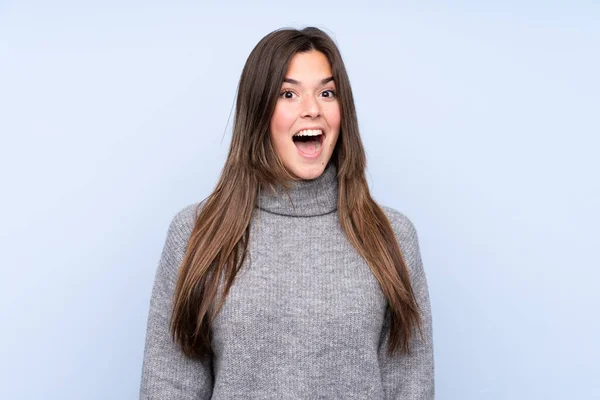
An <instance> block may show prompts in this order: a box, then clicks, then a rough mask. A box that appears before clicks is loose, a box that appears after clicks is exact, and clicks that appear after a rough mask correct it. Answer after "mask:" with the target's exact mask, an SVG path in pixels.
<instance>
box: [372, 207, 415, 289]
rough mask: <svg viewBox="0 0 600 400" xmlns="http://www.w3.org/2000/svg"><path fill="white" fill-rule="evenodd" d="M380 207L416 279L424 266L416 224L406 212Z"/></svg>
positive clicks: (412, 275)
mask: <svg viewBox="0 0 600 400" xmlns="http://www.w3.org/2000/svg"><path fill="white" fill-rule="evenodd" d="M379 207H381V209H382V210H383V212H384V213H385V215H386V216H387V218H388V220H389V221H390V224H391V225H392V229H393V230H394V234H395V236H396V239H397V240H398V244H399V245H400V250H401V252H402V258H403V259H404V261H405V262H406V264H407V266H408V268H409V272H410V275H411V277H412V278H413V279H416V278H417V277H419V276H421V275H422V273H423V266H422V259H421V251H420V249H419V239H418V237H417V229H416V228H415V225H414V224H413V223H412V221H411V220H410V218H408V217H407V216H406V215H405V214H404V213H402V212H400V211H398V210H395V209H393V208H391V207H387V206H382V205H379Z"/></svg>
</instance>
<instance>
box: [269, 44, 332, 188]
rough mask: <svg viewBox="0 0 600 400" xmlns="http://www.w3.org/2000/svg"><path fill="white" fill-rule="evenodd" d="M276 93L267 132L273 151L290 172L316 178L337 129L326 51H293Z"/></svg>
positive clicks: (330, 148)
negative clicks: (276, 97)
mask: <svg viewBox="0 0 600 400" xmlns="http://www.w3.org/2000/svg"><path fill="white" fill-rule="evenodd" d="M279 93H280V95H279V98H278V99H277V105H276V106H275V113H274V114H273V117H272V118H271V131H270V134H271V140H272V142H273V145H274V147H275V151H277V154H278V155H279V157H280V158H281V160H282V162H283V165H284V166H285V168H286V169H287V170H288V171H289V172H290V173H291V174H292V175H294V176H296V177H298V178H301V179H315V178H317V177H319V176H320V175H321V174H322V173H323V171H324V170H325V167H326V166H327V163H328V162H329V159H330V158H331V155H332V153H333V149H334V147H335V144H336V142H337V139H338V136H339V132H340V119H341V115H340V104H339V102H338V99H337V96H336V91H335V82H333V77H332V74H331V67H330V66H329V61H328V60H327V57H326V56H325V54H323V53H321V52H320V51H315V50H312V51H309V52H305V53H296V55H294V57H293V58H292V60H291V61H290V64H289V67H288V70H287V72H286V75H285V79H284V81H283V84H282V85H281V90H280V92H279Z"/></svg>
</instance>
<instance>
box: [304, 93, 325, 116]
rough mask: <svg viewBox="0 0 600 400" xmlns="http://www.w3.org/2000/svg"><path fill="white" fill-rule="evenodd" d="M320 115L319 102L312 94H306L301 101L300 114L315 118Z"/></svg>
mask: <svg viewBox="0 0 600 400" xmlns="http://www.w3.org/2000/svg"><path fill="white" fill-rule="evenodd" d="M320 115H321V108H320V106H319V102H318V101H317V99H315V98H314V97H313V96H306V97H305V98H304V101H303V102H302V116H303V117H308V118H317V117H319V116H320Z"/></svg>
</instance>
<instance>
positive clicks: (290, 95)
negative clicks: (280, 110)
mask: <svg viewBox="0 0 600 400" xmlns="http://www.w3.org/2000/svg"><path fill="white" fill-rule="evenodd" d="M279 97H283V98H284V99H291V98H293V97H294V93H293V92H291V91H289V90H285V91H283V92H282V93H281V94H280V95H279Z"/></svg>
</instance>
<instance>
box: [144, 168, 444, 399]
mask: <svg viewBox="0 0 600 400" xmlns="http://www.w3.org/2000/svg"><path fill="white" fill-rule="evenodd" d="M278 189H279V190H278V191H277V192H276V193H271V192H268V191H266V190H263V191H262V192H261V195H260V197H259V200H258V204H257V208H256V209H255V211H256V212H255V213H254V215H253V218H252V222H251V230H250V243H249V249H248V257H247V259H246V261H245V263H244V265H243V266H242V268H241V269H240V271H239V272H238V274H237V276H236V279H235V281H234V284H233V286H232V287H231V290H230V292H229V294H228V296H227V298H226V301H225V304H224V306H223V309H222V310H221V312H220V313H219V315H218V316H217V318H216V320H215V323H214V325H213V342H212V347H213V351H214V356H213V357H212V358H211V359H210V360H205V361H197V360H190V359H187V358H186V357H185V356H184V355H183V353H182V352H181V349H180V348H179V347H178V346H177V345H176V344H175V343H173V342H172V340H171V337H170V333H169V320H170V317H171V315H170V313H171V307H172V296H173V292H174V288H175V282H176V279H177V272H178V268H179V266H180V264H181V261H182V260H183V255H184V253H185V249H186V246H187V241H188V239H189V237H190V233H191V230H192V228H193V225H194V221H195V217H196V210H197V206H198V204H192V205H190V206H188V207H185V208H184V209H183V210H181V211H180V212H179V213H177V215H175V217H174V218H173V220H172V222H171V224H170V226H169V230H168V233H167V239H166V243H165V246H164V248H163V252H162V255H161V258H160V262H159V265H158V268H157V270H156V277H155V282H154V287H153V290H152V297H151V301H150V313H149V316H148V327H147V334H146V344H145V351H144V361H143V366H142V381H141V391H140V399H153V400H154V399H156V400H158V399H161V400H166V399H170V400H179V399H182V400H183V399H202V400H205V399H206V400H208V399H212V400H229V399H249V400H250V399H251V400H262V399H386V400H387V399H406V400H409V399H410V400H417V399H418V400H429V399H433V398H434V359H433V342H432V318H431V311H430V304H429V294H428V288H427V279H426V276H425V272H424V270H423V264H422V261H421V255H420V251H419V244H418V240H417V234H416V231H415V228H414V226H413V224H412V223H411V221H410V220H409V219H408V218H407V217H406V216H404V215H403V214H402V213H400V212H398V211H395V210H393V209H391V208H389V207H382V208H383V210H384V212H385V213H386V215H387V217H388V218H389V220H390V222H391V223H392V227H393V229H394V232H395V234H396V237H397V239H398V241H399V243H400V247H401V250H402V254H403V257H404V260H405V262H406V263H407V266H408V268H409V274H410V278H411V282H412V285H413V290H414V292H415V295H416V297H417V302H418V304H419V306H420V308H421V317H422V319H423V320H422V324H423V325H422V327H423V335H424V338H423V339H424V340H421V337H420V336H419V334H418V332H416V334H414V335H413V336H412V337H411V341H410V346H409V348H410V353H409V354H402V353H400V352H398V353H396V354H395V355H394V356H389V355H388V354H387V342H388V336H389V314H387V313H386V299H385V297H384V295H383V293H382V291H381V289H380V287H379V283H378V282H377V280H376V279H375V277H374V276H373V274H372V272H371V270H370V268H369V267H368V265H367V264H366V263H365V262H364V260H363V259H362V258H361V257H360V256H359V254H358V253H357V252H356V250H355V249H354V248H353V247H352V245H351V244H350V242H349V241H348V240H347V239H346V237H345V235H344V233H343V231H342V229H341V227H340V224H339V222H338V213H337V179H336V169H335V166H334V165H333V164H329V165H328V166H327V168H326V170H325V172H324V173H323V174H322V175H321V176H320V177H318V178H317V179H314V180H311V181H301V182H296V183H295V184H294V185H293V187H292V189H291V190H290V192H289V195H286V194H285V193H284V192H283V191H281V190H280V189H281V188H278ZM200 206H201V205H200Z"/></svg>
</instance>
